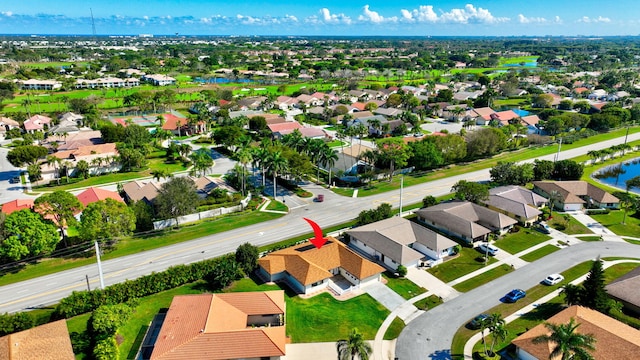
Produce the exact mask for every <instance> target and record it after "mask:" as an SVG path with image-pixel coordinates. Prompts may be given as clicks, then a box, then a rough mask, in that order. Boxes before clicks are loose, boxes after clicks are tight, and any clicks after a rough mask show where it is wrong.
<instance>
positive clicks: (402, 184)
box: [398, 175, 404, 217]
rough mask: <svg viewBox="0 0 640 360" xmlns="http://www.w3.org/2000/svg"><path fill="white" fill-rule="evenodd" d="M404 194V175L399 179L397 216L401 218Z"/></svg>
mask: <svg viewBox="0 0 640 360" xmlns="http://www.w3.org/2000/svg"><path fill="white" fill-rule="evenodd" d="M403 193H404V175H402V176H401V177H400V212H399V213H398V216H400V217H402V194H403Z"/></svg>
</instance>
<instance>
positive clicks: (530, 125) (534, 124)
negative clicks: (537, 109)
mask: <svg viewBox="0 0 640 360" xmlns="http://www.w3.org/2000/svg"><path fill="white" fill-rule="evenodd" d="M520 120H521V121H520V124H521V125H522V126H525V127H526V128H527V133H528V134H539V133H540V128H538V124H539V123H540V118H539V117H538V115H535V114H534V115H526V116H523V117H521V118H520Z"/></svg>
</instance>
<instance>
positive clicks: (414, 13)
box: [400, 5, 438, 23]
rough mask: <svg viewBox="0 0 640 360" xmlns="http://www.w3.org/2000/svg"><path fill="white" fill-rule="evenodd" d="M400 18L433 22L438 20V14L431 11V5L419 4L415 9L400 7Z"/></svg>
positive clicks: (410, 20)
mask: <svg viewBox="0 0 640 360" xmlns="http://www.w3.org/2000/svg"><path fill="white" fill-rule="evenodd" d="M400 13H401V14H402V18H403V19H404V20H406V21H409V22H414V21H417V22H429V23H434V22H437V21H438V14H436V12H435V11H433V6H432V5H420V6H419V7H418V8H417V9H413V10H411V11H409V10H406V9H402V10H400Z"/></svg>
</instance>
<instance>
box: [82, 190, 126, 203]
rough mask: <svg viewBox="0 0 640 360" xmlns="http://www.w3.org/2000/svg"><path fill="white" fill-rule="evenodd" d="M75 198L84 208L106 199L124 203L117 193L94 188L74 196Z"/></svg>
mask: <svg viewBox="0 0 640 360" xmlns="http://www.w3.org/2000/svg"><path fill="white" fill-rule="evenodd" d="M76 197H77V198H78V200H80V202H81V203H82V205H84V206H87V205H89V204H91V203H94V202H98V201H102V200H106V199H113V200H115V201H119V202H121V203H124V200H122V197H120V194H118V193H117V192H115V191H109V190H105V189H101V188H96V187H90V188H88V189H87V190H85V191H83V192H81V193H80V194H78V195H76Z"/></svg>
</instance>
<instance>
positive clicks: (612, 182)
mask: <svg viewBox="0 0 640 360" xmlns="http://www.w3.org/2000/svg"><path fill="white" fill-rule="evenodd" d="M639 175H640V158H636V159H633V160H629V161H625V162H623V163H619V164H615V165H611V166H607V167H605V168H602V169H600V170H599V171H598V172H596V173H594V174H593V177H594V178H596V179H598V181H600V182H602V183H604V184H607V185H609V186H613V187H617V188H619V189H622V190H626V181H627V180H629V179H631V178H632V177H635V176H639ZM629 191H631V192H634V193H636V194H640V189H637V188H632V189H629Z"/></svg>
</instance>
